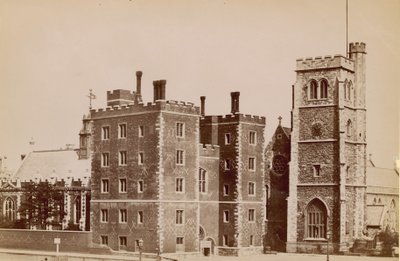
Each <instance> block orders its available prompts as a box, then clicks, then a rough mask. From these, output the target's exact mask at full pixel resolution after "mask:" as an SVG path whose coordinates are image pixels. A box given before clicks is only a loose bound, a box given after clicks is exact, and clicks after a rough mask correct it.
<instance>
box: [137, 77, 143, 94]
mask: <svg viewBox="0 0 400 261" xmlns="http://www.w3.org/2000/svg"><path fill="white" fill-rule="evenodd" d="M142 75H143V72H141V71H137V72H136V95H142Z"/></svg>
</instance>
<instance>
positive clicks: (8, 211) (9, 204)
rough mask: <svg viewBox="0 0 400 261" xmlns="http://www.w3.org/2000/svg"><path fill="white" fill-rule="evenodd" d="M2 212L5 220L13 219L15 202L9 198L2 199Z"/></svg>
mask: <svg viewBox="0 0 400 261" xmlns="http://www.w3.org/2000/svg"><path fill="white" fill-rule="evenodd" d="M4 214H5V217H6V219H7V220H9V221H13V220H15V202H14V200H12V199H11V198H7V199H6V200H5V201H4Z"/></svg>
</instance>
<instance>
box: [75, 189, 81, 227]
mask: <svg viewBox="0 0 400 261" xmlns="http://www.w3.org/2000/svg"><path fill="white" fill-rule="evenodd" d="M81 211H82V202H81V196H77V197H76V199H75V224H79V221H80V220H81V214H82V213H81Z"/></svg>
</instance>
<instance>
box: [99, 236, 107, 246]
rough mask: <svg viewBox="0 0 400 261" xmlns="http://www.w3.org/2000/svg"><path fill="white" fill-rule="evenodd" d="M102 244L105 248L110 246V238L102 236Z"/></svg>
mask: <svg viewBox="0 0 400 261" xmlns="http://www.w3.org/2000/svg"><path fill="white" fill-rule="evenodd" d="M101 244H102V245H105V246H107V245H108V236H101Z"/></svg>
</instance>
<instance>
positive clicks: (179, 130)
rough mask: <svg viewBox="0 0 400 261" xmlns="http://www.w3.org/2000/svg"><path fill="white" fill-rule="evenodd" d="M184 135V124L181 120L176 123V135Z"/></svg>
mask: <svg viewBox="0 0 400 261" xmlns="http://www.w3.org/2000/svg"><path fill="white" fill-rule="evenodd" d="M184 136H185V124H184V123H182V122H178V123H176V137H180V138H182V137H184Z"/></svg>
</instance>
